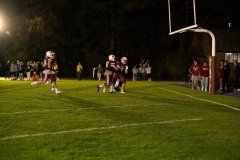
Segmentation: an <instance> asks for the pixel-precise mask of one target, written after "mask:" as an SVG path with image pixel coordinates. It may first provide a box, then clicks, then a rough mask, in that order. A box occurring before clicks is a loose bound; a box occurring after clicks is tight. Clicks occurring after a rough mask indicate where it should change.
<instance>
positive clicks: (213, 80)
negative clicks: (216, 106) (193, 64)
mask: <svg viewBox="0 0 240 160" xmlns="http://www.w3.org/2000/svg"><path fill="white" fill-rule="evenodd" d="M186 4H187V5H186ZM171 5H175V7H174V8H173V9H172V10H171ZM182 5H185V6H184V7H185V11H186V12H187V13H185V14H184V16H182V19H181V14H179V13H178V12H177V11H176V8H179V9H183V8H182V7H181V6H182ZM168 15H169V35H170V36H171V35H173V34H176V33H183V32H186V31H191V32H196V33H207V34H209V35H210V37H211V39H212V55H211V56H210V57H209V67H210V74H209V93H210V94H216V93H217V67H216V66H217V65H216V39H215V36H214V34H213V33H212V32H211V31H209V30H207V29H203V28H198V25H197V21H196V4H195V0H168ZM189 15H190V16H189ZM174 18H175V19H178V21H174ZM179 18H180V19H179ZM176 22H181V25H179V24H176ZM186 22H189V23H186ZM182 24H184V25H185V26H184V25H182Z"/></svg>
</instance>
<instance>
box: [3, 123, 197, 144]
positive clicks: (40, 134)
mask: <svg viewBox="0 0 240 160" xmlns="http://www.w3.org/2000/svg"><path fill="white" fill-rule="evenodd" d="M200 120H202V119H201V118H194V119H180V120H170V121H162V122H145V123H132V124H125V125H120V126H107V127H93V128H84V129H74V130H68V131H59V132H45V133H36V134H25V135H15V136H7V137H3V138H0V139H1V140H11V139H19V138H27V137H41V136H47V135H58V134H67V133H77V132H84V131H94V130H110V129H118V128H126V127H133V126H143V125H156V124H170V123H176V122H187V121H200Z"/></svg>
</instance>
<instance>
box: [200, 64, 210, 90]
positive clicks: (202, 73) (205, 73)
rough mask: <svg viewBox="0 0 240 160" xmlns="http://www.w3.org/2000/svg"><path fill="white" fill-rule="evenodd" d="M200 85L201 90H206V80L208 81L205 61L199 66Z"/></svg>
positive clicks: (207, 67)
mask: <svg viewBox="0 0 240 160" xmlns="http://www.w3.org/2000/svg"><path fill="white" fill-rule="evenodd" d="M201 78H202V81H201V87H202V91H206V92H207V91H208V81H209V66H208V64H207V62H204V63H203V66H202V67H201Z"/></svg>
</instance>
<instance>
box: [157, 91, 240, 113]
mask: <svg viewBox="0 0 240 160" xmlns="http://www.w3.org/2000/svg"><path fill="white" fill-rule="evenodd" d="M158 88H160V89H162V90H165V91H168V92H171V93H175V94H178V95H181V96H185V97H190V98H194V99H197V100H200V101H205V102H209V103H212V104H216V105H219V106H224V107H227V108H230V109H233V110H236V111H240V108H235V107H232V106H229V105H226V104H223V103H218V102H214V101H210V100H207V99H203V98H198V97H194V96H191V95H188V94H182V93H179V92H176V91H172V90H169V89H165V88H162V87H158Z"/></svg>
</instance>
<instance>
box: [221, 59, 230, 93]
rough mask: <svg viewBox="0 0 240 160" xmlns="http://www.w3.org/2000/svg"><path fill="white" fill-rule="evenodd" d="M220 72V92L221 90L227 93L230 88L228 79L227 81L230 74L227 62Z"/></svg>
mask: <svg viewBox="0 0 240 160" xmlns="http://www.w3.org/2000/svg"><path fill="white" fill-rule="evenodd" d="M222 72H223V81H222V90H223V92H225V91H226V89H227V91H228V92H229V91H230V86H229V83H228V79H229V74H230V65H229V64H228V61H227V60H225V61H224V65H223V68H222Z"/></svg>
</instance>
